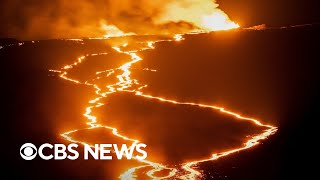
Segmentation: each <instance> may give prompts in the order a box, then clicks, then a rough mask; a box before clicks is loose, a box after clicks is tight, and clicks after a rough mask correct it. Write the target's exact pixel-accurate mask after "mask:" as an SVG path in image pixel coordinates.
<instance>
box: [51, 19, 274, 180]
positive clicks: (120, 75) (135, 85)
mask: <svg viewBox="0 0 320 180" xmlns="http://www.w3.org/2000/svg"><path fill="white" fill-rule="evenodd" d="M212 18H215V17H214V16H213V17H212ZM209 19H210V18H209ZM224 21H225V20H223V21H222V22H224ZM217 22H219V21H217ZM227 22H228V21H227ZM230 23H231V25H230V26H228V27H231V26H233V25H234V24H233V23H232V22H230ZM224 27H227V26H224ZM182 40H184V37H183V35H182V34H177V35H174V36H173V38H172V39H159V40H157V41H146V42H143V44H144V45H145V46H144V47H141V48H139V49H136V50H131V51H125V50H123V49H124V48H125V47H126V46H127V45H128V44H127V43H125V44H123V45H121V46H115V47H113V49H114V50H116V51H117V52H118V53H121V54H125V55H128V56H129V57H131V61H130V62H127V63H125V64H123V65H122V66H120V67H118V68H115V69H108V70H105V71H99V72H96V77H94V78H93V79H90V80H87V81H85V82H81V81H79V80H76V79H72V78H69V77H68V71H69V70H70V69H72V68H75V67H76V66H77V65H78V64H80V63H82V62H83V61H84V60H86V58H87V57H88V56H98V55H104V54H107V53H100V54H89V55H85V56H81V57H79V58H78V59H77V61H76V62H74V63H73V64H70V65H66V66H64V67H63V68H61V69H60V70H50V71H52V72H56V73H59V74H60V77H61V78H63V79H65V80H68V81H71V82H73V83H77V84H84V85H87V86H91V87H93V88H94V89H95V93H96V95H97V97H94V98H93V99H92V100H90V101H89V105H88V106H87V108H86V111H85V113H84V114H83V115H84V116H85V117H86V118H87V120H88V121H87V125H88V127H87V128H85V129H95V128H106V129H108V130H110V131H112V133H113V134H114V135H115V136H117V137H119V138H122V139H124V140H127V141H131V142H132V143H133V144H135V143H138V142H139V140H137V139H132V138H130V137H127V136H124V135H122V134H120V133H119V132H118V130H117V129H116V128H114V127H110V126H107V125H102V124H99V123H98V121H97V117H96V116H95V115H93V114H92V109H93V108H97V107H100V106H103V105H104V104H103V103H102V102H101V100H102V99H103V98H107V97H108V95H110V94H113V93H117V92H128V93H134V94H135V95H136V96H140V97H143V98H149V99H155V100H159V101H163V102H168V103H172V104H176V105H190V106H197V107H199V108H211V109H214V110H218V111H220V112H222V113H225V114H226V115H230V116H233V117H235V118H237V119H238V120H239V121H251V122H252V123H254V124H255V125H256V126H260V127H265V128H266V129H267V130H265V131H264V132H262V133H261V134H257V135H255V136H252V137H250V139H248V140H247V141H246V143H245V144H243V146H241V147H238V148H235V149H231V150H228V151H225V152H215V153H213V154H212V156H211V157H208V158H204V159H199V160H197V161H192V162H187V163H184V164H180V165H178V166H174V167H172V166H166V165H163V164H160V163H157V162H151V161H149V160H138V159H135V160H137V161H140V162H141V163H143V164H144V165H141V166H136V167H132V168H130V169H128V170H126V171H125V172H123V173H122V174H121V175H120V178H121V179H124V180H127V179H135V177H136V174H135V173H136V172H137V171H138V170H139V169H144V168H146V169H148V171H147V172H146V175H147V176H149V177H150V178H152V179H167V178H180V179H196V178H199V177H201V173H200V172H199V171H197V170H196V169H194V166H195V165H197V164H198V163H201V162H205V161H211V160H216V159H218V158H221V157H224V156H227V155H229V154H232V153H235V152H239V151H241V150H245V149H248V148H251V147H253V146H255V145H258V144H259V141H260V140H263V139H266V138H267V137H268V136H270V135H272V134H274V133H275V132H276V131H277V127H274V126H272V125H267V124H263V123H262V122H260V121H258V120H256V119H253V118H248V117H244V116H241V115H239V114H237V113H234V112H231V111H228V110H226V109H224V108H223V107H218V106H213V105H206V104H198V103H193V102H179V101H176V100H171V99H165V98H162V97H156V96H152V95H149V94H145V93H144V92H143V91H142V89H143V88H145V87H147V85H144V84H140V83H139V81H138V80H137V79H133V78H132V77H131V67H132V65H134V64H135V63H137V62H139V61H141V60H142V58H141V57H140V56H139V55H138V53H139V52H140V51H144V50H148V49H154V48H155V46H154V45H155V43H157V42H160V41H182ZM143 70H148V71H155V72H156V70H153V69H148V68H144V69H143ZM111 75H115V76H116V77H117V79H118V82H116V83H114V84H106V85H105V86H104V87H100V86H98V85H97V84H94V81H95V80H96V79H100V78H103V77H109V76H111ZM105 87H106V88H105ZM85 129H73V130H70V131H68V132H64V133H62V134H61V136H62V137H64V138H65V139H66V140H68V141H71V142H75V143H80V144H84V143H86V144H89V145H90V144H91V145H92V144H94V143H90V142H83V141H80V140H76V139H73V138H72V133H75V132H78V131H81V130H85ZM150 167H151V168H152V169H151V170H150ZM163 170H166V171H169V173H168V175H166V176H161V177H159V176H157V175H155V174H156V173H157V172H160V171H163Z"/></svg>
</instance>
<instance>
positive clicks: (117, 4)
mask: <svg viewBox="0 0 320 180" xmlns="http://www.w3.org/2000/svg"><path fill="white" fill-rule="evenodd" d="M0 6H1V7H3V8H2V9H1V10H2V12H1V14H2V15H1V17H0V23H1V26H2V28H1V29H0V36H5V37H14V38H20V39H48V38H78V37H102V36H103V35H106V34H111V35H112V34H119V33H131V34H132V33H135V34H168V33H169V34H172V33H181V32H187V31H192V30H197V29H204V30H214V29H215V28H217V29H219V28H220V24H228V23H229V25H232V26H233V25H235V24H232V23H233V22H232V21H230V20H229V19H228V16H227V15H225V14H224V13H223V11H221V10H220V9H218V5H217V4H216V2H215V1H211V0H181V1H175V0H135V1H132V0H116V1H114V0H77V1H66V0H28V1H25V0H2V1H1V2H0ZM206 18H207V19H208V18H209V19H208V20H207V21H208V22H206ZM209 21H210V22H209ZM210 23H211V24H210ZM212 23H215V24H216V26H215V27H211V26H212ZM108 30H111V32H109V31H108Z"/></svg>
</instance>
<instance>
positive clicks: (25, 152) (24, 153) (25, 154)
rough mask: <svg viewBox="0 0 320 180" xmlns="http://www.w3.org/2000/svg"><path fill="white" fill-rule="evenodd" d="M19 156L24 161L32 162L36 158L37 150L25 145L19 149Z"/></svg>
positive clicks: (30, 144) (33, 146)
mask: <svg viewBox="0 0 320 180" xmlns="http://www.w3.org/2000/svg"><path fill="white" fill-rule="evenodd" d="M20 156H21V157H22V158H23V159H25V160H32V159H34V158H35V157H36V156H37V148H36V146H35V145H33V144H32V143H25V144H24V145H22V146H21V148H20Z"/></svg>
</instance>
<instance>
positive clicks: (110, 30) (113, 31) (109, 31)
mask: <svg viewBox="0 0 320 180" xmlns="http://www.w3.org/2000/svg"><path fill="white" fill-rule="evenodd" d="M100 24H101V29H102V30H103V31H104V32H105V35H104V36H103V37H104V38H109V37H119V36H130V35H135V33H132V32H130V33H125V32H123V31H121V30H120V29H119V28H118V27H117V26H115V25H109V24H107V23H106V22H105V21H101V22H100Z"/></svg>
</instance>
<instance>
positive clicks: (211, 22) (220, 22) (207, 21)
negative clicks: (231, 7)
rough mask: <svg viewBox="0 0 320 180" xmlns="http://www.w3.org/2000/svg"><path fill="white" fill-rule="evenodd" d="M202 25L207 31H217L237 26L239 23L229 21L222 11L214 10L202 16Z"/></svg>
mask: <svg viewBox="0 0 320 180" xmlns="http://www.w3.org/2000/svg"><path fill="white" fill-rule="evenodd" d="M201 24H202V27H203V28H204V29H205V30H208V31H219V30H229V29H235V28H239V27H240V26H239V24H236V23H235V22H233V21H231V20H230V19H229V17H228V16H227V15H226V14H225V13H224V12H222V11H215V12H213V13H212V14H210V15H205V16H203V17H202V23H201Z"/></svg>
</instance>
